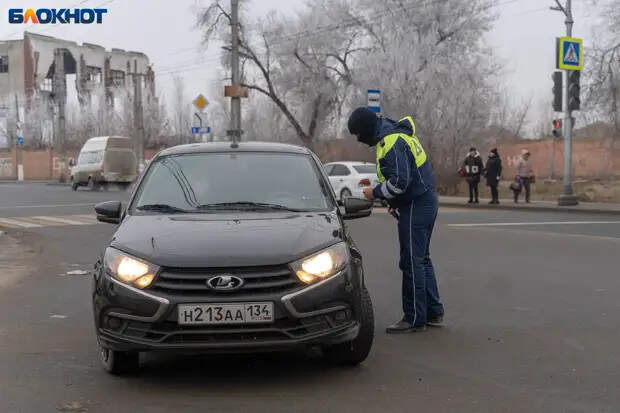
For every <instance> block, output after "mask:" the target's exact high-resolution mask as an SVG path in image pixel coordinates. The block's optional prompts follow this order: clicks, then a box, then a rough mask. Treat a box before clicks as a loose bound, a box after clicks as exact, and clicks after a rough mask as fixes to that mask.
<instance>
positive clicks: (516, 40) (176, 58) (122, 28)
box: [0, 0, 596, 122]
mask: <svg viewBox="0 0 620 413" xmlns="http://www.w3.org/2000/svg"><path fill="white" fill-rule="evenodd" d="M307 1H308V0H247V3H248V7H249V9H248V11H249V13H248V14H249V15H250V16H252V17H258V16H263V15H265V14H266V13H268V12H269V11H272V10H277V11H278V12H281V13H294V12H295V10H297V9H299V8H301V7H303V5H304V3H305V2H307ZM463 1H467V0H463ZM562 2H564V0H562ZM208 3H209V0H174V1H170V0H148V1H146V0H53V1H51V0H4V1H3V2H2V6H0V13H1V14H0V16H1V17H0V40H5V39H16V38H21V37H22V36H23V34H22V31H23V30H24V25H9V24H8V23H7V18H6V16H7V15H8V8H9V7H21V8H39V7H55V8H61V7H71V8H74V7H89V8H96V7H99V8H107V9H108V13H107V14H106V15H105V16H104V21H103V24H101V25H94V24H92V25H75V24H73V25H55V26H43V25H28V26H27V28H26V29H27V30H29V31H32V32H35V33H41V34H45V35H49V36H54V37H59V38H64V39H68V40H74V41H77V42H78V43H82V42H89V43H96V44H100V45H102V46H104V47H105V48H106V49H110V48H112V47H115V48H120V49H125V50H136V51H141V52H144V53H145V54H146V55H147V56H149V58H150V60H151V62H152V63H153V65H154V70H155V73H157V78H156V82H157V88H158V93H159V94H162V95H163V97H164V99H165V101H166V102H167V105H168V107H170V104H171V101H172V95H173V94H174V88H173V81H172V79H173V76H174V75H180V76H182V77H183V79H184V81H185V90H186V94H187V100H188V102H191V101H192V100H193V98H194V97H195V96H197V95H198V94H199V93H203V94H204V95H205V96H206V97H207V99H211V100H213V98H214V93H223V89H224V88H223V85H224V84H225V81H223V80H222V79H221V77H222V75H221V74H222V72H221V69H220V68H219V55H220V45H218V44H211V45H210V46H209V47H208V48H206V49H205V47H204V46H202V44H201V33H200V31H199V30H198V29H197V28H196V8H197V7H200V6H204V5H206V4H208ZM379 3H380V2H378V4H379ZM504 3H505V4H504ZM585 3H586V0H574V1H573V12H574V20H575V24H574V27H573V36H575V37H582V38H583V39H584V47H586V48H587V47H588V45H589V43H590V39H591V32H592V28H593V26H594V25H595V24H596V21H595V18H594V17H593V15H594V14H595V11H596V10H593V9H592V8H591V7H590V8H588V7H587V6H586V4H585ZM52 4H53V5H52ZM499 4H500V5H499V6H498V7H497V8H496V12H497V13H498V19H497V21H496V22H495V25H494V27H493V29H492V30H491V31H490V32H489V33H488V35H487V38H486V39H485V40H486V42H487V43H488V45H490V46H491V47H492V48H493V50H494V51H495V53H496V55H497V56H498V57H499V58H500V59H501V61H503V62H504V64H505V68H506V69H505V75H504V78H505V83H506V87H507V90H508V91H509V93H510V95H511V96H512V97H513V99H514V101H515V102H520V101H523V100H528V101H529V100H530V99H531V101H532V105H533V107H540V105H541V103H542V102H544V101H546V100H549V101H550V100H551V88H552V82H551V73H552V72H553V70H554V56H555V54H554V53H555V52H554V47H555V37H557V36H562V35H564V34H565V26H564V15H563V14H562V13H561V12H556V11H552V10H550V9H549V7H550V6H553V5H554V1H553V0H513V1H510V0H500V1H499ZM455 70H458V62H455ZM530 117H531V118H530V121H531V122H533V118H532V117H535V114H532V113H531V114H530Z"/></svg>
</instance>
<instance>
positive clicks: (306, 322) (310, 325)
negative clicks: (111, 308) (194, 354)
mask: <svg viewBox="0 0 620 413" xmlns="http://www.w3.org/2000/svg"><path fill="white" fill-rule="evenodd" d="M341 314H342V317H335V316H334V315H323V316H316V317H311V318H305V319H302V320H289V319H286V318H285V319H280V320H277V321H276V322H275V323H274V324H267V325H256V326H248V325H245V326H179V325H178V324H177V323H176V322H172V321H166V322H163V323H157V324H148V323H142V322H138V321H125V322H123V323H122V326H121V327H120V328H119V329H116V331H114V330H111V329H105V330H104V331H106V332H107V333H111V334H114V335H116V336H119V337H124V338H127V339H138V340H140V341H143V342H147V343H152V344H191V343H196V344H217V343H220V344H221V343H239V344H241V343H247V342H251V343H260V342H261V341H281V340H290V339H301V338H308V337H312V336H315V335H319V334H322V333H326V332H328V331H330V330H332V329H336V328H341V327H344V326H345V325H350V324H351V323H352V322H353V321H352V320H351V313H350V311H342V312H341Z"/></svg>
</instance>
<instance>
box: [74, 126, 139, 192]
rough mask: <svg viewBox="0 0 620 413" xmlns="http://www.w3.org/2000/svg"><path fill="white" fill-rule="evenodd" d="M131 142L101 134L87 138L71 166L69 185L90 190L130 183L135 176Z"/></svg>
mask: <svg viewBox="0 0 620 413" xmlns="http://www.w3.org/2000/svg"><path fill="white" fill-rule="evenodd" d="M136 165H137V159H136V154H135V153H134V151H133V141H132V140H131V139H130V138H125V137H122V136H102V137H96V138H90V139H89V140H87V141H86V143H85V144H84V146H82V149H81V150H80V154H79V155H78V159H77V163H75V164H72V165H71V166H72V168H71V187H72V188H73V190H74V191H76V190H77V189H78V187H79V186H88V187H89V188H90V189H97V188H99V187H101V186H103V187H105V186H106V185H107V184H109V183H114V184H119V185H121V186H129V185H130V184H131V183H132V182H133V181H134V180H135V179H136V177H137V172H136V171H137V167H136Z"/></svg>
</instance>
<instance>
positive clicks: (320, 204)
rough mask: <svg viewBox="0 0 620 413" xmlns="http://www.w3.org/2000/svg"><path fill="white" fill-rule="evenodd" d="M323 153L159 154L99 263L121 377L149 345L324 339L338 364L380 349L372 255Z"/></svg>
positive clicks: (103, 346)
mask: <svg viewBox="0 0 620 413" xmlns="http://www.w3.org/2000/svg"><path fill="white" fill-rule="evenodd" d="M371 208H372V204H371V202H369V201H366V200H361V199H354V198H349V199H347V200H346V202H345V205H344V207H338V206H337V203H336V199H335V198H334V195H333V192H332V191H331V189H330V187H329V184H328V180H327V176H326V175H325V173H324V172H323V170H322V168H321V164H320V161H319V160H318V158H317V157H316V155H314V154H313V153H312V152H310V151H309V150H308V149H306V148H302V147H298V146H292V145H283V144H275V143H269V144H268V143H257V142H244V143H240V144H234V145H231V144H230V143H203V144H192V145H184V146H178V147H174V148H169V149H166V150H163V151H162V152H160V153H158V154H157V155H156V156H155V157H154V158H153V160H152V161H151V162H150V163H149V165H148V166H147V169H146V170H145V172H144V174H143V175H142V176H141V177H140V179H139V180H138V181H137V182H136V189H135V191H134V192H133V194H132V197H131V199H130V200H129V202H128V205H127V206H122V205H121V203H120V202H116V201H112V202H104V203H101V204H98V205H97V206H95V211H96V213H97V218H98V220H99V221H102V222H109V223H114V224H119V227H118V228H117V230H116V233H115V234H114V236H113V237H112V240H111V242H110V244H109V245H108V246H107V247H106V248H105V250H104V251H103V254H102V255H101V257H100V259H99V260H98V262H97V263H96V265H95V271H94V283H93V296H92V297H93V308H94V320H95V327H96V333H97V338H98V342H99V345H100V350H101V351H100V354H101V362H102V363H103V366H104V368H105V369H107V370H108V371H109V372H111V373H123V372H128V371H132V370H135V369H137V368H138V367H139V354H140V352H145V351H157V350H170V351H185V350H190V351H200V352H221V351H227V352H247V351H266V350H267V351H273V350H288V349H294V348H307V347H317V346H318V347H320V348H322V350H323V353H324V354H325V356H326V357H327V358H328V359H329V360H331V361H333V362H334V363H338V364H358V363H360V362H362V361H363V360H364V359H365V358H366V356H367V355H368V352H369V351H370V349H371V346H372V342H373V334H374V316H373V308H372V303H371V300H370V295H369V294H368V291H367V289H366V286H365V283H364V273H363V269H362V255H361V253H360V251H359V250H358V248H357V247H356V245H355V243H354V242H353V240H352V238H351V236H350V234H349V233H348V230H347V227H346V226H345V225H344V220H347V219H354V218H361V217H366V216H368V215H370V214H371Z"/></svg>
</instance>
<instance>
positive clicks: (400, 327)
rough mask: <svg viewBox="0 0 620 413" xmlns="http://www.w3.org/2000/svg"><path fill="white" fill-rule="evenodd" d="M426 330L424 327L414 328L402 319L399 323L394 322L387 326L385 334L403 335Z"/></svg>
mask: <svg viewBox="0 0 620 413" xmlns="http://www.w3.org/2000/svg"><path fill="white" fill-rule="evenodd" d="M424 330H426V326H420V327H415V326H414V325H413V324H411V323H410V322H409V321H407V320H405V319H404V318H403V319H402V320H400V321H397V322H395V323H394V324H392V325H389V326H388V327H387V328H386V329H385V332H386V333H388V334H404V333H416V332H418V331H424Z"/></svg>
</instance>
